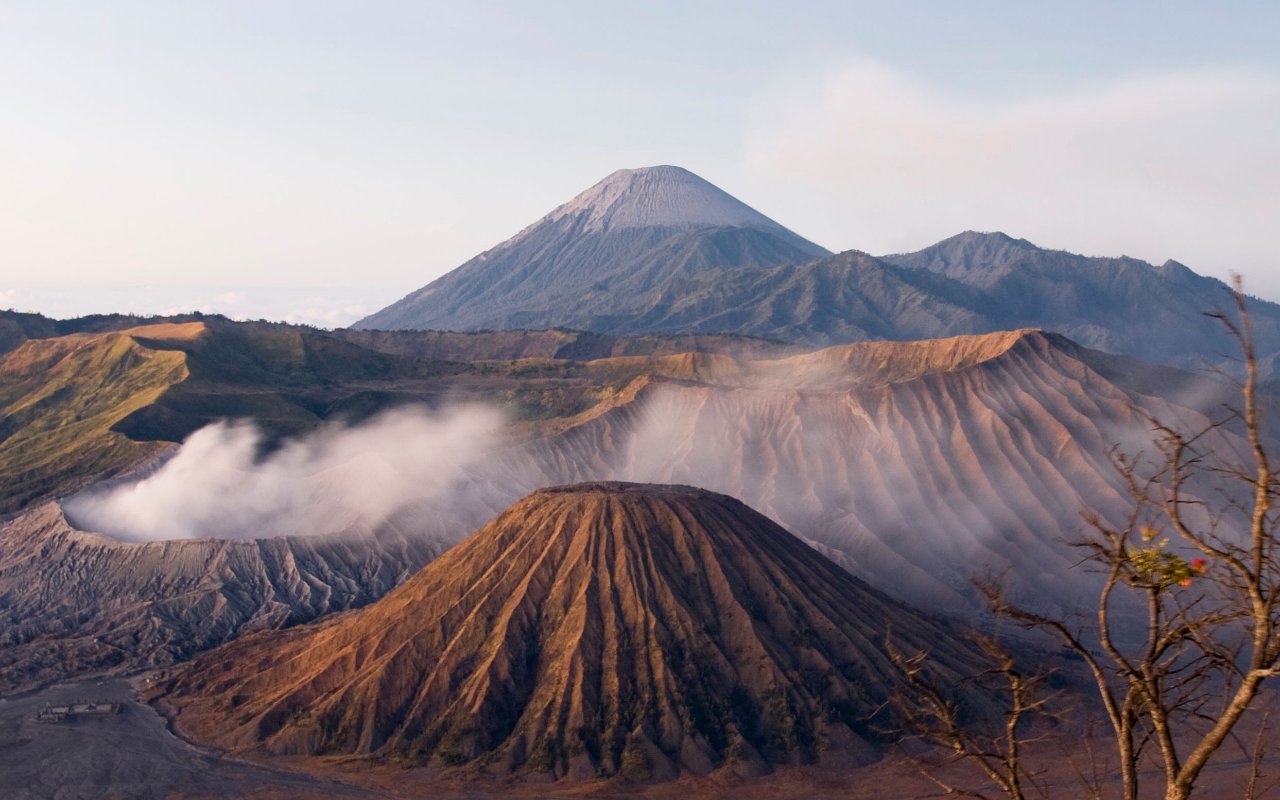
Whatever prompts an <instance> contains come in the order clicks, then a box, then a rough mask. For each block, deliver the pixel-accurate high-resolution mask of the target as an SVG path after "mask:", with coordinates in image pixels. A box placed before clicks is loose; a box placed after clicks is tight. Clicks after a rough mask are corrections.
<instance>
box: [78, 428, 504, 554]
mask: <svg viewBox="0 0 1280 800" xmlns="http://www.w3.org/2000/svg"><path fill="white" fill-rule="evenodd" d="M504 422H505V420H504V418H503V416H502V414H501V413H499V412H498V411H496V410H493V409H490V408H486V407H481V406H467V407H459V408H454V409H451V410H446V411H442V412H430V411H427V410H425V409H421V408H414V409H397V410H393V411H389V412H386V413H383V414H380V415H378V416H377V417H374V418H372V419H370V420H368V421H366V422H362V423H360V424H356V425H348V424H345V423H336V422H333V423H328V424H326V425H324V426H322V427H321V428H319V429H318V430H316V431H313V432H311V433H309V434H307V435H305V436H302V437H300V438H297V439H292V440H289V441H286V442H285V443H284V444H283V445H282V446H280V447H279V448H278V449H275V450H273V451H271V452H270V453H268V454H267V455H265V456H261V455H260V453H261V451H262V444H263V433H262V431H261V430H259V429H258V427H257V426H255V425H253V424H251V423H246V422H225V421H223V422H216V423H213V424H211V425H208V426H206V427H204V428H201V429H200V430H198V431H196V432H195V433H193V434H191V435H190V436H189V437H188V438H187V440H186V441H185V442H183V444H182V446H181V447H180V448H179V449H178V451H177V453H176V454H175V455H174V456H173V458H171V459H170V460H169V461H167V462H166V463H165V464H164V465H163V466H161V467H160V468H159V469H158V470H157V471H156V472H155V473H154V474H152V475H150V476H149V477H146V478H144V479H142V480H139V481H137V482H135V483H130V484H127V485H124V486H118V487H115V488H112V489H109V490H103V491H98V492H86V493H83V494H81V495H78V496H76V497H74V498H71V499H70V500H68V501H67V502H66V504H65V509H66V511H67V513H68V514H70V515H71V516H72V517H73V518H74V520H75V521H76V523H77V525H78V526H79V527H81V528H84V529H87V530H93V531H97V532H100V533H106V534H110V535H113V536H118V537H120V538H125V539H174V538H191V537H202V536H214V537H223V538H258V537H266V536H281V535H289V534H301V535H316V534H326V533H338V532H343V531H361V530H366V531H367V530H372V529H376V528H377V527H378V526H379V525H380V524H382V523H383V522H384V521H386V520H387V519H389V518H391V517H393V516H394V515H395V514H397V513H399V512H401V511H403V510H405V509H407V508H410V507H412V506H422V505H423V504H430V503H431V501H433V500H439V499H444V498H445V497H447V496H449V495H450V494H451V493H452V492H453V491H454V490H455V489H456V487H457V486H458V485H459V484H460V482H461V481H463V479H464V478H465V476H466V473H467V470H468V469H469V468H471V467H473V466H474V465H476V464H478V463H480V462H482V461H484V460H485V459H486V458H488V456H489V455H490V454H491V453H492V452H493V450H494V448H495V446H496V445H497V443H498V440H499V436H500V434H501V431H502V429H503V425H504Z"/></svg>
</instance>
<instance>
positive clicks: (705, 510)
mask: <svg viewBox="0 0 1280 800" xmlns="http://www.w3.org/2000/svg"><path fill="white" fill-rule="evenodd" d="M886 638H888V640H889V641H891V642H892V644H893V645H894V646H895V647H897V648H899V649H900V650H902V651H904V652H916V651H919V650H926V649H927V650H928V651H929V652H930V654H931V663H932V664H933V665H934V668H936V669H937V670H938V678H939V680H940V681H942V682H944V683H947V682H954V681H955V680H956V678H957V676H959V675H961V674H972V673H973V672H975V671H976V670H977V669H979V667H978V664H979V659H978V657H977V656H976V655H975V654H974V653H973V652H972V651H971V650H970V649H969V647H968V645H966V644H965V643H964V641H963V639H962V638H959V637H957V636H956V635H955V634H954V632H952V631H950V630H948V628H947V626H946V625H945V624H943V623H940V622H938V621H935V620H933V619H930V618H927V617H925V616H923V615H921V614H919V613H917V612H914V611H912V610H910V609H908V608H907V607H905V606H902V605H900V604H898V603H896V602H894V601H892V600H890V599H889V598H888V597H886V596H885V595H883V594H881V593H879V592H877V591H876V590H874V589H872V588H870V587H869V586H867V585H866V584H864V583H862V582H861V581H859V580H858V579H856V578H854V577H852V576H851V575H849V574H848V573H847V572H845V571H844V570H842V569H840V568H839V567H837V566H836V565H835V564H834V563H832V562H831V561H828V560H827V559H826V558H825V557H823V556H821V555H820V554H819V553H818V552H817V551H815V550H813V549H812V548H810V547H809V546H808V545H806V544H804V543H803V542H802V541H801V540H799V539H797V538H795V537H794V536H792V535H791V534H789V533H787V532H786V531H785V530H783V529H782V528H781V527H779V526H778V525H776V524H775V523H773V522H771V521H770V520H769V519H767V518H766V517H764V516H762V515H760V514H759V513H757V512H755V511H752V510H751V509H750V508H748V507H747V506H745V505H744V504H742V503H741V502H739V501H737V500H734V499H733V498H730V497H727V496H725V495H720V494H715V493H713V492H709V491H705V490H702V489H695V488H691V487H684V486H657V485H645V484H630V483H593V484H579V485H573V486H564V487H554V488H548V489H543V490H540V491H537V492H535V493H533V494H532V495H530V496H528V497H526V498H525V499H523V500H521V501H520V502H518V503H516V504H515V505H513V506H511V507H510V508H509V509H508V510H506V511H505V512H503V513H502V514H500V515H499V516H498V517H496V518H495V519H494V520H493V521H491V522H490V523H489V524H488V525H486V526H484V527H483V528H481V529H480V530H479V531H478V532H476V533H475V534H473V535H472V536H471V537H470V538H468V539H467V540H465V541H463V542H462V543H461V544H459V545H458V546H456V547H455V548H453V549H452V550H450V551H448V552H447V553H446V554H445V555H443V556H442V557H441V558H439V559H438V560H436V561H434V562H432V563H431V564H429V565H428V566H427V567H426V568H424V569H423V570H422V571H421V572H419V573H418V574H417V575H416V576H414V577H413V578H411V579H410V580H409V581H408V582H406V583H405V584H404V585H403V586H401V587H400V588H399V589H397V590H395V591H394V592H392V593H391V594H389V595H388V596H387V597H385V598H383V599H382V600H381V601H379V602H377V603H375V604H373V605H372V606H369V607H367V608H365V609H362V610H360V611H356V612H351V613H346V614H340V615H337V616H335V617H332V618H330V619H329V620H326V621H322V622H320V623H317V624H314V625H310V626H303V627H299V628H295V629H293V630H290V631H285V632H283V633H279V632H277V633H270V634H261V635H256V636H249V637H247V638H243V639H241V640H238V641H236V642H233V643H232V644H230V645H227V646H225V647H223V648H220V649H218V650H215V651H212V652H210V653H208V654H206V655H204V656H202V657H199V658H198V659H197V660H196V661H195V662H193V664H192V665H191V667H190V668H189V669H187V670H186V671H185V672H183V673H182V674H181V675H180V676H179V677H178V678H177V679H176V681H175V682H174V684H173V685H172V686H171V687H170V693H169V695H168V696H167V698H166V699H165V701H164V702H165V703H166V704H168V705H170V706H171V708H172V709H173V710H174V711H175V713H176V714H177V717H176V724H177V725H178V726H179V727H180V728H181V729H182V730H183V731H184V732H186V733H189V734H191V735H192V736H194V737H195V738H197V739H200V740H203V741H207V742H210V743H212V744H215V745H217V746H219V747H224V748H228V749H230V750H233V751H237V752H250V753H252V752H259V753H262V752H266V753H275V754H288V755H340V754H342V755H357V756H361V755H362V756H375V757H387V758H392V759H395V760H398V761H402V762H408V763H411V764H418V765H433V766H437V767H444V768H449V767H452V768H457V769H459V770H463V771H466V770H476V771H479V772H483V773H486V774H491V775H506V774H513V773H536V774H542V775H550V776H552V777H555V778H574V779H592V778H598V777H615V776H619V777H622V778H624V779H632V780H662V779H670V778H675V777H677V776H679V775H681V774H688V773H694V774H705V773H709V772H712V771H715V770H718V769H722V768H728V769H732V770H734V771H737V772H739V773H745V774H759V773H762V772H765V771H768V770H769V769H770V768H771V767H772V766H775V765H782V764H798V763H810V762H815V761H818V760H819V759H820V758H821V759H828V758H832V757H839V758H841V759H844V760H846V761H847V760H848V759H851V758H852V759H863V758H866V757H867V756H868V755H870V754H872V753H874V746H875V744H876V742H877V740H879V739H882V738H883V737H884V735H885V731H887V730H889V729H890V728H891V727H892V723H893V721H892V719H891V718H890V716H889V714H888V712H886V711H885V709H886V707H887V706H886V700H887V699H888V698H889V696H890V693H891V691H892V686H893V681H894V676H895V672H896V670H895V667H894V665H893V664H892V663H891V661H890V660H889V659H888V658H887V657H886V656H885V648H886Z"/></svg>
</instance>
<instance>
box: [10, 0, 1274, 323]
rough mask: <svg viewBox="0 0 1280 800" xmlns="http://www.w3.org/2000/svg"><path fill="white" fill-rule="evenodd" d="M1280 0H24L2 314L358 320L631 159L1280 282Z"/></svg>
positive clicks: (923, 222) (892, 246) (907, 221)
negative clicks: (215, 314) (184, 312)
mask: <svg viewBox="0 0 1280 800" xmlns="http://www.w3.org/2000/svg"><path fill="white" fill-rule="evenodd" d="M1277 42H1280V4H1278V3H1275V2H1257V3H1248V2H1237V3H1213V4H1210V3H1203V2H1194V3H1193V2H1185V3H1183V2H1169V1H1168V0H1165V1H1164V2H1153V3H1140V2H1126V3H1114V2H1107V3H1088V2H1072V3H1054V4H1050V3H1027V2H1025V0H1023V2H1016V3H1015V2H978V1H977V0H975V2H965V3H959V2H931V3H926V2H893V3H885V2H883V1H881V2H875V3H858V2H830V3H817V2H814V3H803V2H791V3H786V4H783V3H779V2H776V1H775V2H767V3H765V2H761V3H752V2H741V1H739V2H724V3H712V2H692V1H691V0H685V1H684V2H680V3H670V4H665V3H612V2H601V0H595V1H594V2H581V3H578V2H573V3H567V2H539V3H525V2H521V3H480V2H473V3H458V2H449V3H438V4H437V3H426V2H418V3H408V2H404V3H399V2H371V1H370V0H364V1H363V2H350V3H342V2H319V1H317V0H308V1H307V2H267V1H264V0H255V1H254V2H233V1H232V0H219V1H218V2H209V3H202V2H148V3H136V2H127V0H115V1H114V2H111V3H103V2H80V3H64V2H56V0H33V2H10V1H9V0H0V100H2V101H3V110H2V111H0V307H5V306H17V307H21V308H25V309H30V310H39V311H44V312H46V313H51V314H54V315H57V316H65V315H68V314H75V313H85V312H90V311H110V310H121V311H124V310H132V311H142V312H156V311H172V310H179V309H184V308H201V309H203V310H219V311H224V312H228V313H232V314H235V315H241V316H259V315H262V316H267V317H269V318H277V319H286V318H287V319H294V320H302V321H311V322H318V323H321V324H328V325H337V324H345V323H347V322H350V321H352V320H353V319H355V318H356V317H358V316H361V315H362V314H364V313H368V312H371V311H373V310H376V309H377V308H378V307H380V306H382V305H384V304H386V303H388V302H390V301H392V300H394V299H396V298H398V297H399V296H401V295H403V294H405V293H407V292H409V291H410V290H412V289H415V288H417V287H419V286H421V285H423V284H425V283H426V282H428V281H429V280H431V279H432V278H434V277H436V276H438V275H440V274H442V273H443V272H445V271H447V270H449V269H451V268H452V267H454V266H457V265H458V264H460V263H461V262H463V261H464V260H466V259H467V258H469V257H471V256H472V255H475V254H476V253H477V252H479V251H481V250H484V249H486V248H487V247H490V246H492V245H494V244H496V243H498V242H499V241H501V240H503V239H505V238H507V237H508V236H510V235H512V234H514V233H515V232H516V231H518V230H519V229H520V228H522V227H524V226H525V225H527V224H528V223H530V222H532V221H533V220H535V219H537V218H538V217H539V216H541V215H542V214H544V213H546V212H547V211H550V210H551V209H552V208H553V207H554V206H556V205H557V204H559V203H561V202H563V201H565V200H567V199H569V198H570V197H572V196H573V195H574V194H576V193H577V192H579V191H581V190H582V189H584V188H586V187H587V186H588V185H590V184H592V183H594V182H595V181H597V180H599V179H600V178H601V177H603V176H604V175H606V174H607V173H609V172H611V171H613V170H614V169H617V168H620V167H636V166H646V165H651V164H660V163H668V164H678V165H681V166H684V167H687V168H689V169H691V170H693V171H694V172H697V173H699V174H700V175H702V176H703V177H705V178H707V179H708V180H710V181H712V182H713V183H716V184H717V185H719V186H721V187H722V188H724V189H725V190H726V191H728V192H730V193H731V194H734V195H736V196H738V197H739V198H741V199H742V200H744V201H745V202H747V203H748V204H750V205H752V206H754V207H756V208H757V209H759V210H760V211H762V212H764V213H765V214H768V215H769V216H771V217H773V218H775V219H777V220H778V221H779V222H781V223H783V224H784V225H787V226H789V227H791V228H793V229H794V230H796V231H797V232H798V233H800V234H802V235H804V236H806V237H808V238H810V239H813V240H814V241H816V242H819V243H820V244H823V245H825V246H826V247H828V248H831V249H833V250H842V249H849V248H858V249H861V250H867V251H870V252H873V253H884V252H898V251H904V250H911V249H917V248H919V247H923V246H925V245H928V244H930V243H932V242H934V241H936V240H938V239H941V238H944V237H946V236H949V235H951V234H954V233H957V232H959V231H961V230H964V229H977V230H1004V231H1006V232H1007V233H1010V234H1013V235H1016V236H1021V237H1025V238H1028V239H1031V240H1032V241H1034V242H1036V243H1037V244H1040V245H1042V246H1049V247H1060V248H1064V249H1069V250H1073V251H1077V252H1085V253H1090V254H1105V255H1119V254H1128V255H1132V256H1137V257H1140V258H1145V259H1147V260H1150V261H1155V262H1161V261H1164V260H1165V259H1168V258H1173V259H1177V260H1179V261H1182V262H1184V263H1186V264H1188V265H1190V266H1191V267H1192V268H1194V269H1196V270H1197V271H1200V272H1205V273H1209V274H1215V275H1225V274H1226V273H1227V271H1228V270H1238V271H1240V272H1242V273H1244V274H1245V276H1246V279H1247V280H1248V281H1249V285H1250V287H1251V288H1252V289H1253V290H1254V291H1256V292H1258V293H1260V294H1263V295H1265V296H1269V297H1272V298H1277V299H1280V255H1278V254H1280V188H1278V187H1280V46H1277Z"/></svg>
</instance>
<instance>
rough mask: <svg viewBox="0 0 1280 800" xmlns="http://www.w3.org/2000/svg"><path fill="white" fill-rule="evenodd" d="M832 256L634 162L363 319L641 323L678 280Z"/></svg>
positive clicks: (716, 196) (664, 170)
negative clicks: (503, 240)
mask: <svg viewBox="0 0 1280 800" xmlns="http://www.w3.org/2000/svg"><path fill="white" fill-rule="evenodd" d="M826 255H830V253H829V252H828V251H827V250H825V249H824V248H822V247H819V246H818V245H816V244H814V243H813V242H810V241H808V240H806V239H804V238H802V237H800V236H798V235H797V234H795V233H792V232H791V231H789V230H787V229H786V228H784V227H783V226H782V225H779V224H778V223H777V222H774V221H773V220H771V219H769V218H768V217H766V216H765V215H763V214H761V213H760V212H758V211H756V210H755V209H753V208H751V207H750V206H748V205H746V204H745V203H743V202H741V201H740V200H738V199H736V198H734V197H732V196H731V195H729V194H728V193H726V192H724V191H723V190H721V189H719V188H718V187H716V186H714V185H712V184H711V183H709V182H707V181H705V180H703V179H702V178H700V177H698V176H697V175H695V174H693V173H692V172H689V171H688V170H686V169H682V168H680V167H674V166H658V167H645V168H642V169H623V170H618V171H617V172H614V173H612V174H611V175H609V176H607V177H606V178H605V179H604V180H602V181H600V182H599V183H597V184H596V185H594V186H592V187H591V188H589V189H587V190H586V191H584V192H582V193H581V194H579V195H578V196H577V197H575V198H573V199H572V200H570V201H569V202H567V203H565V204H563V205H561V206H560V207H558V208H556V209H555V210H554V211H552V212H551V213H550V214H547V215H546V216H545V217H543V218H542V219H540V220H538V221H537V222H535V223H533V224H532V225H530V226H529V227H527V228H525V229H524V230H523V231H521V232H520V233H518V234H516V235H515V236H513V237H511V238H510V239H508V240H507V241H505V242H503V243H502V244H499V245H497V246H496V247H494V248H492V249H490V250H487V251H485V252H484V253H481V254H480V255H478V256H476V257H475V258H473V259H471V260H470V261H468V262H466V263H465V264H463V265H462V266H460V267H458V268H457V269H455V270H453V271H452V272H449V273H448V274H446V275H444V276H442V277H441V278H439V279H437V280H435V281H433V282H432V283H430V284H428V285H427V286H425V287H423V288H421V289H419V290H417V291H415V292H413V293H411V294H409V295H408V296H407V297H404V298H403V299H401V300H399V301H397V302H395V303H393V304H392V305H390V306H388V307H387V308H384V309H382V310H381V311H379V312H377V313H376V314H373V315H372V316H369V317H366V318H365V319H363V320H360V321H359V322H357V323H356V324H355V326H354V327H356V328H377V329H383V330H398V329H417V330H425V329H441V330H453V331H466V330H482V329H498V330H503V329H513V328H550V327H556V326H562V327H570V328H576V329H580V330H592V331H608V330H616V331H619V332H622V331H626V332H634V331H638V330H644V329H651V328H656V327H661V326H660V325H656V324H646V323H645V322H644V317H645V315H646V314H661V313H663V312H662V310H663V309H664V308H666V306H667V305H668V302H667V300H666V299H664V298H665V296H666V294H667V293H669V292H670V291H671V288H670V287H671V286H672V283H673V281H674V282H677V283H678V282H679V281H680V280H682V279H687V278H688V277H689V276H692V275H700V274H704V273H705V274H709V275H720V274H723V273H724V271H725V270H730V269H735V268H744V267H776V266H780V265H784V264H799V263H803V262H805V261H811V260H813V259H815V258H819V257H821V256H826Z"/></svg>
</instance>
